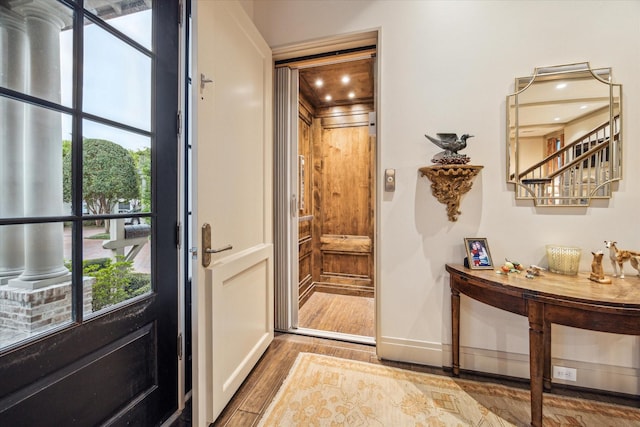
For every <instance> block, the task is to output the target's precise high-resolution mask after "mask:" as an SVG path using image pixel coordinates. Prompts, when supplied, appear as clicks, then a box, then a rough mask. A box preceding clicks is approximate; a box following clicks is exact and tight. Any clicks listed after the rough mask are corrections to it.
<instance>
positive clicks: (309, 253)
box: [298, 100, 314, 306]
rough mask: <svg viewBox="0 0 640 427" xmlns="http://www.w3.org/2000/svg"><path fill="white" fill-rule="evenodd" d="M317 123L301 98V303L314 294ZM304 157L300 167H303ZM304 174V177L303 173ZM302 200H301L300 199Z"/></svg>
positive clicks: (299, 133)
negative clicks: (314, 142)
mask: <svg viewBox="0 0 640 427" xmlns="http://www.w3.org/2000/svg"><path fill="white" fill-rule="evenodd" d="M312 125H313V107H311V105H310V104H309V103H307V102H305V101H304V100H301V101H300V105H299V115H298V156H302V158H303V159H304V173H301V171H300V170H298V179H299V180H300V182H299V183H298V185H299V190H298V194H300V195H303V196H302V197H303V200H301V201H302V202H303V203H299V205H298V304H299V306H302V305H303V304H304V303H305V302H306V301H307V300H308V299H309V297H310V296H311V294H312V293H313V291H314V288H313V276H312V272H313V239H312V230H313V215H312V212H313V202H312V194H311V191H312V188H313V187H312V182H313V173H312V169H313V158H312V157H311V154H312V144H311V134H312ZM300 165H301V163H300V160H298V167H299V168H300ZM303 175H304V176H303ZM299 202H300V200H299Z"/></svg>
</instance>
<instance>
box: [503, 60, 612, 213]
mask: <svg viewBox="0 0 640 427" xmlns="http://www.w3.org/2000/svg"><path fill="white" fill-rule="evenodd" d="M611 80H612V79H611V68H598V69H592V68H591V67H590V66H589V63H588V62H583V63H577V64H568V65H559V66H552V67H538V68H536V69H535V70H534V73H533V75H531V76H527V77H518V78H516V79H515V93H513V94H511V95H508V96H507V102H506V115H507V126H506V127H507V129H506V131H507V133H506V136H507V138H506V141H507V144H506V145H507V147H506V148H507V153H506V154H507V156H506V159H507V165H506V172H507V182H508V183H512V184H514V185H515V193H516V194H515V196H516V199H519V200H533V202H534V204H535V205H537V206H588V205H589V204H590V202H591V200H592V199H608V198H610V197H611V192H612V183H613V182H615V181H618V180H620V179H621V178H622V85H620V84H615V83H612V81H611ZM527 133H529V135H526V134H527ZM525 135H526V136H525ZM611 135H613V138H611V137H610V136H611ZM565 137H566V138H565Z"/></svg>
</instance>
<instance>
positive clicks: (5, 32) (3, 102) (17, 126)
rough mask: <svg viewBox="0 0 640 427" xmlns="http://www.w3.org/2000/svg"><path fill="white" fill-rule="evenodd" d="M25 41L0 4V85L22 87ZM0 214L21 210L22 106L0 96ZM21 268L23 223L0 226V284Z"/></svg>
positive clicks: (16, 18)
mask: <svg viewBox="0 0 640 427" xmlns="http://www.w3.org/2000/svg"><path fill="white" fill-rule="evenodd" d="M26 53H27V46H26V41H25V28H24V20H23V19H22V17H21V16H20V15H18V14H16V13H14V12H12V11H10V10H8V9H6V8H4V7H2V6H0V58H2V60H1V61H0V86H3V87H7V88H10V89H14V90H17V91H20V92H24V90H25V75H26V73H27V69H26V68H25V65H26V64H25V57H26ZM0 122H1V123H2V125H1V126H0V217H2V218H19V217H22V216H23V213H24V198H23V172H22V164H23V157H24V156H23V144H24V106H23V105H22V104H21V103H19V102H17V101H9V99H7V98H2V97H0ZM23 269H24V226H22V225H5V226H1V227H0V285H5V284H7V281H8V280H9V279H11V278H13V277H17V276H18V275H20V273H22V270H23Z"/></svg>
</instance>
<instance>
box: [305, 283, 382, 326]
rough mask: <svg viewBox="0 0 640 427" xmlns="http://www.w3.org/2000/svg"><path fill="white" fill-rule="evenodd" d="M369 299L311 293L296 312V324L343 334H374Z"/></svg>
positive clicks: (372, 310)
mask: <svg viewBox="0 0 640 427" xmlns="http://www.w3.org/2000/svg"><path fill="white" fill-rule="evenodd" d="M374 304H375V300H374V299H373V298H368V297H362V296H351V295H339V294H332V293H327V292H314V293H313V294H312V295H311V296H310V297H309V299H308V300H307V302H306V303H304V305H303V306H302V307H301V308H300V311H299V313H298V326H299V327H301V328H308V329H318V330H321V331H330V332H341V333H343V334H351V335H362V336H365V337H373V336H374V335H375V323H374V313H375V305H374Z"/></svg>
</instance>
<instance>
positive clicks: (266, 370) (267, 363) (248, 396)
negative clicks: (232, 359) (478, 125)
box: [212, 334, 640, 427]
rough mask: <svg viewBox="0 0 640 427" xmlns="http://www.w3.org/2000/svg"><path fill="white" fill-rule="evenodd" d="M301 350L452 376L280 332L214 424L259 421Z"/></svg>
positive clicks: (594, 394)
mask: <svg viewBox="0 0 640 427" xmlns="http://www.w3.org/2000/svg"><path fill="white" fill-rule="evenodd" d="M300 352H309V353H317V354H326V355H330V356H335V357H341V358H344V359H352V360H360V361H365V362H370V363H379V364H384V365H387V366H394V367H399V368H403V369H409V370H413V371H417V372H427V373H431V374H435V375H445V376H451V370H450V369H443V368H437V367H430V366H423V365H414V364H409V363H401V362H391V361H385V360H379V359H378V358H377V356H376V352H375V347H374V346H368V345H364V344H353V343H347V342H341V341H334V340H328V339H323V338H315V337H307V336H301V335H292V334H276V337H275V339H274V341H273V343H272V344H271V345H270V346H269V348H268V349H267V351H266V352H265V354H264V355H263V356H262V358H261V359H260V361H259V362H258V364H257V365H256V367H255V368H254V369H253V371H252V372H251V373H250V374H249V376H248V377H247V379H246V380H245V382H244V383H243V384H242V386H241V387H240V389H239V390H238V392H237V393H236V394H235V396H234V397H233V399H232V400H231V402H229V404H228V405H227V407H226V408H225V410H224V411H223V412H222V414H221V415H220V417H219V418H218V419H217V420H216V422H215V423H214V424H212V426H214V427H222V426H225V427H236V426H237V427H248V426H254V425H256V424H257V423H258V421H259V420H260V417H261V416H262V414H263V413H264V412H265V410H266V409H267V407H268V406H269V404H270V403H271V401H272V400H273V398H274V397H275V395H276V393H277V391H278V389H279V388H280V386H281V385H282V383H283V382H284V379H285V378H286V376H287V374H288V373H289V370H290V369H291V367H292V366H293V362H294V361H295V359H296V357H297V355H298V353H300ZM460 378H465V379H470V380H475V381H484V382H492V383H497V384H503V385H506V386H510V387H516V388H523V389H528V388H529V382H528V380H524V379H518V378H509V377H502V376H493V375H485V374H476V373H473V372H464V371H463V372H461V374H460ZM553 393H555V394H559V395H564V396H572V397H579V398H584V399H592V400H596V401H601V402H610V403H617V404H619V405H626V406H632V407H639V406H640V402H639V401H638V399H637V397H636V396H628V395H619V394H613V393H603V392H600V391H595V390H586V389H578V388H575V387H567V386H562V385H554V388H553Z"/></svg>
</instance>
